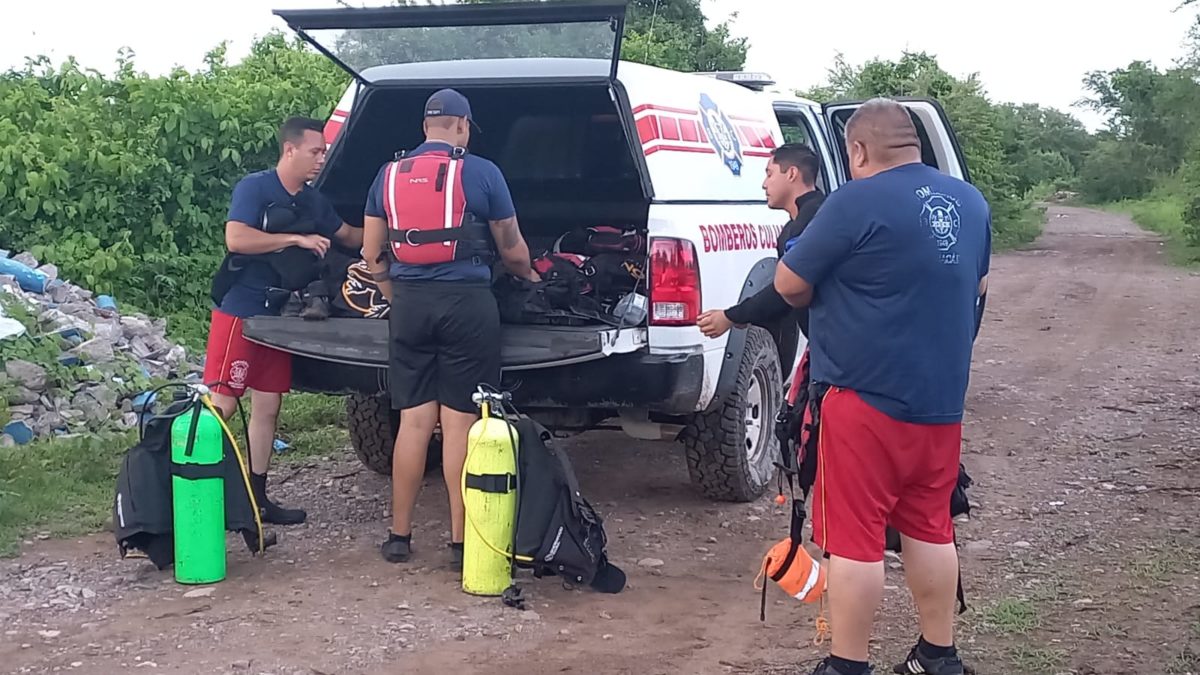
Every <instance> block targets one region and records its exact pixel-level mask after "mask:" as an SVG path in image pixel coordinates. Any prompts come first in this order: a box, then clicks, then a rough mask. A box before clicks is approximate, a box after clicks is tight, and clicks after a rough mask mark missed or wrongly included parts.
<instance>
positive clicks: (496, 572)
mask: <svg viewBox="0 0 1200 675" xmlns="http://www.w3.org/2000/svg"><path fill="white" fill-rule="evenodd" d="M473 400H474V401H475V403H476V404H477V405H479V412H480V418H479V419H478V420H476V421H475V423H474V424H472V425H471V429H470V431H469V432H468V433H467V459H466V463H465V465H464V466H463V476H462V492H463V508H464V511H465V512H466V523H465V525H466V526H465V528H464V538H463V570H462V586H463V591H465V592H467V593H470V594H472V595H502V594H503V593H504V591H505V590H506V589H507V588H508V587H509V586H511V585H512V565H511V561H512V547H513V535H514V528H515V521H516V517H517V443H518V440H519V439H518V438H517V430H516V428H514V427H513V426H512V425H511V424H509V422H508V420H506V419H505V418H504V416H503V412H502V411H501V412H500V414H498V415H497V414H493V412H492V404H493V403H495V404H497V407H499V404H500V403H501V402H502V401H503V400H504V397H503V395H502V394H493V393H490V392H484V391H479V392H477V393H476V394H475V395H474V397H473Z"/></svg>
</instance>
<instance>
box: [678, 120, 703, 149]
mask: <svg viewBox="0 0 1200 675" xmlns="http://www.w3.org/2000/svg"><path fill="white" fill-rule="evenodd" d="M699 129H700V125H699V124H697V123H696V120H679V135H680V136H682V137H683V140H685V141H690V142H692V143H698V142H700V131H699Z"/></svg>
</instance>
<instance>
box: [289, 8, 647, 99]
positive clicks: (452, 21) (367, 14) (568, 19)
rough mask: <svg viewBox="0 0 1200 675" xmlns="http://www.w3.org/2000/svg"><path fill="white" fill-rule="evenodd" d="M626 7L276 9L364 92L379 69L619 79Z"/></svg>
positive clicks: (291, 26)
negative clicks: (528, 64)
mask: <svg viewBox="0 0 1200 675" xmlns="http://www.w3.org/2000/svg"><path fill="white" fill-rule="evenodd" d="M625 9H626V0H559V1H557V2H529V1H526V2H497V3H458V4H450V5H407V4H405V5H399V6H393V7H365V8H363V7H335V8H327V9H277V10H275V12H274V13H275V14H276V15H277V16H279V17H280V18H282V19H283V20H284V21H285V22H287V24H288V26H289V27H290V28H291V29H292V30H294V31H296V33H297V34H298V35H300V36H301V37H302V38H304V39H305V40H307V41H308V42H309V43H310V44H312V45H313V46H314V47H316V48H317V49H318V50H320V51H321V52H322V53H324V54H325V55H326V56H328V57H329V58H331V59H332V60H333V61H334V62H335V63H337V64H338V65H339V66H341V67H342V68H343V69H345V70H346V71H347V72H348V73H350V74H351V75H353V76H354V77H355V78H356V79H357V80H358V81H359V82H361V83H362V84H364V85H369V84H371V82H372V80H371V77H370V75H369V74H368V73H367V72H366V71H368V70H370V69H371V68H373V67H375V66H382V65H392V64H405V63H415V62H428V61H455V60H461V59H472V60H484V59H511V58H531V57H568V58H583V59H594V60H596V61H597V62H598V63H599V64H602V65H603V68H604V71H606V72H603V74H604V75H607V76H608V77H609V78H615V77H616V73H617V63H618V61H619V60H620V54H621V38H622V33H623V31H624V26H625Z"/></svg>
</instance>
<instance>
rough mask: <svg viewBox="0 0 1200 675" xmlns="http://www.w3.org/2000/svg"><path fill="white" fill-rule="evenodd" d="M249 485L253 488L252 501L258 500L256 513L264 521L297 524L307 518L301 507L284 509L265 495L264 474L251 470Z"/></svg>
mask: <svg viewBox="0 0 1200 675" xmlns="http://www.w3.org/2000/svg"><path fill="white" fill-rule="evenodd" d="M250 487H252V488H254V501H256V502H258V515H259V517H260V518H262V520H263V522H264V523H273V524H275V525H299V524H300V523H303V522H304V521H305V520H307V519H308V514H307V513H305V512H304V510H303V509H286V508H283V507H282V506H279V505H278V504H276V503H274V502H272V501H271V500H270V499H269V498H268V497H267V475H266V474H258V473H253V472H251V474H250Z"/></svg>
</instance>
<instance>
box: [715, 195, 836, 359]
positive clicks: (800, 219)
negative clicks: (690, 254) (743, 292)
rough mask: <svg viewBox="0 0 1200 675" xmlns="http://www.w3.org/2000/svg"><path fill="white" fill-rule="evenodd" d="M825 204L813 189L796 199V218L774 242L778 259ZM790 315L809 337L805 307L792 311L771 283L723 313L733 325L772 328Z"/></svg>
mask: <svg viewBox="0 0 1200 675" xmlns="http://www.w3.org/2000/svg"><path fill="white" fill-rule="evenodd" d="M824 201H825V195H824V194H823V193H822V192H821V191H820V190H813V191H812V192H806V193H805V194H803V195H800V197H798V198H797V199H796V208H797V211H796V217H795V218H793V219H791V220H789V221H788V222H787V224H786V225H784V226H783V229H782V230H780V232H779V238H778V239H777V240H776V241H775V249H776V251H777V253H778V255H779V257H781V258H782V257H783V254H784V253H786V252H787V250H788V249H789V248H791V245H792V244H794V243H795V241H796V239H797V238H799V236H800V234H801V233H802V232H804V228H806V227H808V223H809V221H811V220H812V218H813V216H814V215H816V213H817V209H818V208H820V207H821V204H822V203H823V202H824ZM789 312H791V313H792V314H793V316H794V317H795V319H796V323H797V324H798V325H799V326H800V331H801V332H802V333H804V337H805V338H807V337H808V308H800V309H796V308H793V307H792V306H791V305H789V304H787V301H786V300H784V299H783V297H782V296H780V295H779V292H778V291H776V290H775V285H774V284H769V285H767V286H766V287H765V288H763V289H762V290H760V291H759V292H758V293H755V294H754V295H752V296H750V297H748V298H746V299H745V300H743V301H741V302H739V303H738V304H736V305H734V306H733V307H730V308H729V309H727V310H725V316H726V317H727V318H728V319H729V320H730V321H732V322H734V323H736V324H747V323H748V324H754V325H755V326H761V327H762V328H771V327H773V326H774V324H776V323H778V322H779V320H780V319H782V318H784V317H785V316H787V315H788V313H789Z"/></svg>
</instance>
